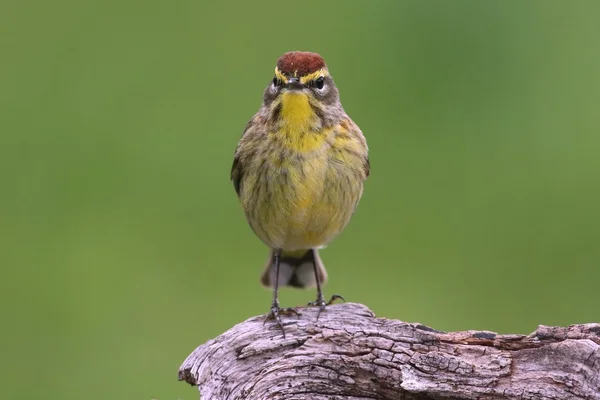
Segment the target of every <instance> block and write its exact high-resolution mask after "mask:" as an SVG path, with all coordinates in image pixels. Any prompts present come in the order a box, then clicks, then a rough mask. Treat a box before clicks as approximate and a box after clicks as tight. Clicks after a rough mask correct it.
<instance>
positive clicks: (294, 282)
mask: <svg viewBox="0 0 600 400" xmlns="http://www.w3.org/2000/svg"><path fill="white" fill-rule="evenodd" d="M313 263H314V265H315V266H316V269H317V274H318V275H319V282H320V283H321V285H323V284H324V283H325V282H326V281H327V271H325V266H323V263H322V262H321V257H319V252H318V250H317V249H310V250H299V251H292V252H285V251H284V252H282V253H281V258H280V261H279V287H282V286H292V287H297V288H309V287H313V286H316V284H317V281H316V279H315V271H314V267H313ZM260 280H261V282H262V284H263V285H264V286H267V287H273V286H275V256H274V255H273V254H271V256H270V257H269V259H268V260H267V265H266V266H265V270H264V271H263V274H262V276H261V279H260Z"/></svg>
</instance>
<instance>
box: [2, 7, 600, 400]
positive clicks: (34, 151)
mask: <svg viewBox="0 0 600 400" xmlns="http://www.w3.org/2000/svg"><path fill="white" fill-rule="evenodd" d="M599 5H600V3H599V2H597V1H583V0H581V1H572V2H551V1H527V2H523V1H497V2H493V1H486V2H479V1H473V2H466V1H447V2H439V1H416V0H415V1H400V0H394V1H392V0H387V1H384V0H379V1H366V0H364V1H350V0H348V1H327V2H323V1H319V2H315V1H305V2H287V3H286V2H269V3H267V2H237V3H234V2H217V1H213V2H207V1H206V2H204V1H201V0H194V1H188V0H178V1H172V2H166V1H157V0H149V1H137V2H136V1H116V0H105V1H85V0H84V1H75V0H71V1H68V0H60V1H53V2H50V1H45V2H44V1H17V0H5V1H3V2H2V3H1V4H0V49H1V52H0V57H1V61H0V129H1V131H0V132H1V133H0V191H1V192H0V207H1V208H0V210H1V211H0V235H1V238H2V240H1V241H0V263H1V265H0V267H1V278H0V311H1V320H0V321H1V324H2V326H1V330H0V355H1V356H0V359H1V362H0V368H1V370H0V377H1V378H0V379H1V382H2V384H1V387H2V389H1V392H2V397H3V398H7V399H36V398H45V399H49V400H50V399H81V398H87V399H140V400H151V399H157V400H177V399H195V398H197V392H196V391H195V390H194V389H193V388H190V387H189V386H187V385H185V384H183V383H179V382H177V380H176V378H177V368H178V367H179V365H180V363H181V362H182V361H183V359H184V358H185V357H186V356H187V355H188V353H189V352H191V351H192V350H193V349H194V348H195V346H197V345H199V344H200V343H202V342H204V341H206V340H208V339H210V338H212V337H214V336H216V335H218V334H219V333H221V332H223V331H224V330H226V329H228V328H229V327H231V326H232V325H233V324H235V323H237V322H240V321H242V320H244V319H246V318H248V317H251V316H253V315H256V314H261V313H264V312H266V311H267V310H268V308H269V304H270V297H271V294H270V292H269V291H267V290H265V289H263V288H261V286H260V285H259V281H258V279H259V274H260V271H261V270H262V268H263V264H264V262H265V260H266V257H267V249H266V248H264V246H263V245H262V244H261V243H260V242H259V240H258V239H256V238H255V237H254V235H253V233H252V231H251V230H250V228H249V227H248V225H247V224H246V222H245V219H244V217H243V213H242V211H241V207H240V206H239V204H238V203H237V199H236V196H235V194H234V190H233V188H232V185H231V183H230V182H229V170H230V167H231V161H232V155H233V151H234V149H235V146H236V143H237V141H238V139H239V137H240V135H241V133H242V130H243V128H244V126H245V124H246V122H247V120H248V119H249V118H250V117H251V116H252V115H253V113H254V112H255V111H256V110H257V109H258V107H259V105H260V101H261V96H262V90H263V88H264V87H265V86H266V85H267V84H268V83H269V82H270V80H271V78H272V75H273V68H274V65H275V61H276V59H277V57H279V56H280V55H281V54H282V53H283V52H285V51H289V50H312V51H316V52H319V53H321V54H322V55H323V56H324V57H325V59H326V60H327V62H328V64H329V67H330V71H331V72H332V74H333V76H334V78H335V79H336V82H337V84H338V86H339V88H340V92H341V96H342V101H343V104H344V106H345V108H346V111H347V112H348V113H349V114H350V115H351V117H352V118H353V119H354V120H355V121H356V122H357V123H358V124H359V126H360V127H361V128H362V129H363V131H364V133H365V135H366V137H367V139H368V142H369V146H370V150H371V153H370V154H371V168H372V169H371V177H370V178H369V180H368V182H367V185H366V189H365V195H364V197H363V200H362V202H361V204H360V206H359V209H358V211H357V213H356V214H355V216H354V218H353V221H352V223H351V224H350V225H349V227H348V229H347V230H346V231H345V232H344V233H343V234H342V235H341V236H340V237H339V238H338V239H337V240H336V241H334V242H333V244H331V245H330V247H329V248H327V249H326V250H325V251H323V253H322V256H323V259H324V262H325V264H326V265H327V267H328V271H329V274H330V282H329V284H328V285H327V287H326V290H327V292H326V295H329V294H331V293H332V292H335V293H340V294H343V295H344V296H345V297H346V298H347V299H348V300H351V301H356V302H362V303H365V304H367V305H368V306H369V307H371V308H372V309H373V310H374V311H375V312H376V313H377V315H379V316H386V317H390V318H398V319H402V320H404V321H410V322H417V321H418V322H421V323H424V324H427V325H431V326H433V327H435V328H438V329H443V330H461V329H490V330H495V331H499V332H504V333H508V332H517V333H529V332H531V331H533V330H534V329H535V328H536V326H537V325H538V324H558V325H566V324H570V323H581V322H591V321H598V320H600V318H599V310H600V295H599V294H598V291H597V289H598V286H599V285H598V284H599V279H600V270H599V263H600V247H599V239H600V132H599V128H598V127H599V123H600V112H599V109H598V108H599V104H600V75H599V73H598V71H600V51H599V50H598V49H599V48H598V43H599V42H600V24H598V21H599V20H600V6H599ZM313 298H314V292H312V291H306V292H302V291H294V290H284V291H283V293H282V295H281V300H282V305H284V306H288V305H295V304H303V303H305V302H306V301H308V300H312V299H313Z"/></svg>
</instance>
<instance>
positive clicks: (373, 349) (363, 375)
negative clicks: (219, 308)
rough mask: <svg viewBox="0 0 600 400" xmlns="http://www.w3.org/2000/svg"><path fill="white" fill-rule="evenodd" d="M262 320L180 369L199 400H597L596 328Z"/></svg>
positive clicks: (339, 310) (332, 314) (359, 316)
mask: <svg viewBox="0 0 600 400" xmlns="http://www.w3.org/2000/svg"><path fill="white" fill-rule="evenodd" d="M301 312H302V315H301V316H300V317H298V318H296V317H292V316H290V317H287V316H286V317H285V318H284V324H285V329H286V338H285V339H284V338H283V336H282V334H281V331H280V330H279V329H278V328H277V326H276V325H275V324H274V323H273V322H267V323H266V324H264V325H263V320H264V316H259V317H254V318H250V319H249V320H247V321H245V322H242V323H240V324H238V325H236V326H234V327H233V328H231V329H230V330H229V331H227V332H225V333H223V334H222V335H220V336H218V337H217V338H215V339H213V340H210V341H208V342H206V343H205V344H203V345H201V346H200V347H198V348H197V349H196V350H195V351H194V352H193V353H192V354H191V355H190V356H188V358H187V359H186V360H185V362H184V363H183V365H182V366H181V368H180V370H179V379H180V380H184V381H186V382H188V383H190V384H192V385H197V386H198V388H199V390H200V394H201V396H202V399H203V400H209V399H211V400H220V399H247V400H266V399H295V400H308V399H311V400H334V399H335V400H341V399H352V400H366V399H370V400H373V399H381V400H387V399H395V400H397V399H448V398H450V399H519V400H521V399H536V400H537V399H539V400H541V399H557V400H558V399H560V400H564V399H587V400H596V399H598V400H600V324H598V323H593V324H584V325H571V326H569V327H566V328H562V327H550V326H540V327H538V329H537V330H536V331H535V332H533V333H532V334H530V335H499V334H496V333H493V332H488V331H465V332H451V333H446V332H441V331H437V330H434V329H432V328H429V327H426V326H424V325H421V324H410V323H405V322H401V321H397V320H391V319H385V318H375V316H374V314H373V313H372V312H371V310H369V309H368V308H367V307H366V306H364V305H361V304H355V303H346V304H341V305H335V306H330V307H328V308H327V310H326V311H325V312H323V313H322V314H321V317H320V318H319V320H318V321H316V320H315V317H316V310H315V309H305V310H301Z"/></svg>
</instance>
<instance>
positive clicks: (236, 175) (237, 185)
mask: <svg viewBox="0 0 600 400" xmlns="http://www.w3.org/2000/svg"><path fill="white" fill-rule="evenodd" d="M253 121H254V118H252V119H251V120H250V121H248V123H247V124H246V127H245V128H244V133H243V134H242V140H243V138H244V135H245V134H246V132H248V129H250V127H251V126H252V122H253ZM240 143H241V140H240ZM240 143H238V146H237V148H236V149H235V155H234V156H233V165H232V166H231V174H230V179H231V181H232V182H233V188H234V189H235V192H236V193H237V195H238V197H239V196H240V191H241V182H242V178H243V176H244V163H243V162H242V159H241V157H240V154H239V150H240Z"/></svg>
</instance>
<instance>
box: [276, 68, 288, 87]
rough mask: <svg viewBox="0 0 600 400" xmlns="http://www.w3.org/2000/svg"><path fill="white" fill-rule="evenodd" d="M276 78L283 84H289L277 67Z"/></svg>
mask: <svg viewBox="0 0 600 400" xmlns="http://www.w3.org/2000/svg"><path fill="white" fill-rule="evenodd" d="M275 77H277V79H279V80H280V81H282V82H283V83H288V78H287V77H286V76H285V75H284V74H282V73H281V71H280V70H279V68H277V67H275Z"/></svg>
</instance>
